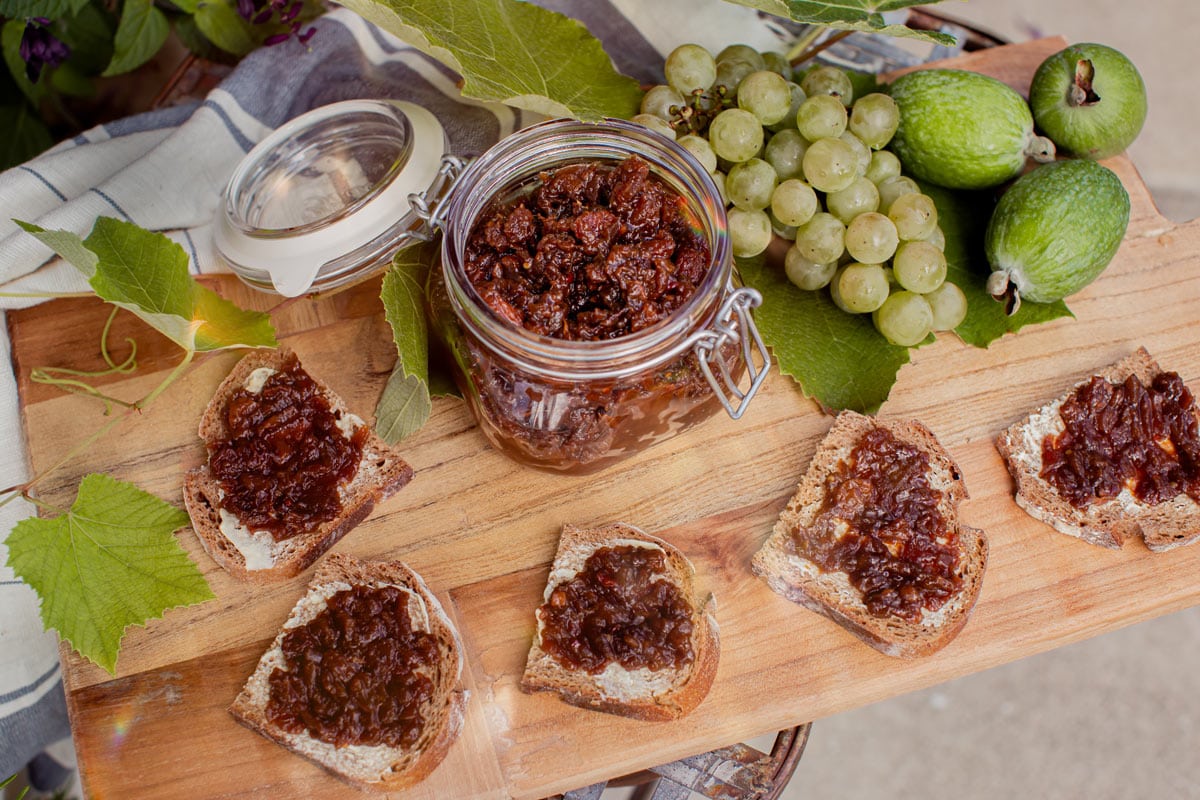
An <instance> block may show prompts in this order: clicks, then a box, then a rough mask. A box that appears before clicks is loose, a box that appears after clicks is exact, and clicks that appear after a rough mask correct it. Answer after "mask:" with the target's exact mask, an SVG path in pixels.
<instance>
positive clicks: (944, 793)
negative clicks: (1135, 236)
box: [784, 0, 1200, 800]
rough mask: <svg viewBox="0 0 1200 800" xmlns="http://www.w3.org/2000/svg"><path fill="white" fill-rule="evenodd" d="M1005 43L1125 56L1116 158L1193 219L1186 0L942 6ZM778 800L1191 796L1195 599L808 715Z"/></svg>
mask: <svg viewBox="0 0 1200 800" xmlns="http://www.w3.org/2000/svg"><path fill="white" fill-rule="evenodd" d="M939 10H942V11H944V12H946V13H948V14H952V15H954V16H956V17H958V18H960V19H963V20H968V21H973V22H975V23H976V24H979V25H982V26H984V27H986V28H988V29H989V30H991V31H993V32H995V33H999V34H1001V35H1002V36H1004V37H1005V38H1007V39H1009V40H1011V41H1021V40H1024V39H1028V38H1031V36H1033V35H1036V34H1037V33H1042V34H1062V35H1064V36H1066V37H1067V39H1068V40H1069V41H1072V42H1085V41H1092V42H1101V43H1104V44H1108V45H1110V46H1113V47H1116V48H1117V49H1118V50H1121V51H1122V52H1124V53H1125V54H1126V55H1128V56H1129V57H1130V58H1131V59H1132V60H1133V61H1134V63H1135V64H1137V65H1138V68H1139V69H1140V71H1141V72H1142V75H1143V77H1144V78H1145V80H1146V83H1147V87H1148V90H1149V95H1150V113H1149V118H1148V120H1147V124H1146V128H1145V129H1144V130H1143V132H1142V134H1141V136H1140V137H1139V138H1138V140H1137V142H1135V143H1134V145H1133V146H1132V147H1131V148H1130V155H1131V157H1132V158H1133V160H1134V163H1135V164H1137V166H1138V168H1139V170H1140V171H1141V172H1142V175H1143V177H1144V178H1145V180H1146V183H1147V185H1148V186H1149V187H1150V189H1151V191H1152V192H1153V193H1154V195H1155V198H1156V201H1157V203H1158V206H1159V208H1160V210H1162V211H1163V212H1164V213H1165V214H1166V215H1167V216H1168V217H1170V218H1172V219H1175V220H1178V221H1185V220H1190V219H1193V218H1195V217H1197V216H1200V154H1198V153H1197V149H1196V145H1195V144H1194V141H1195V136H1194V133H1195V131H1196V128H1197V126H1198V125H1200V105H1198V104H1197V103H1196V102H1195V99H1196V96H1197V95H1196V90H1195V87H1194V85H1193V84H1191V83H1190V81H1191V80H1192V79H1191V77H1190V73H1191V69H1190V68H1189V67H1188V66H1187V62H1186V60H1187V59H1189V58H1191V57H1192V54H1193V53H1194V51H1195V47H1194V45H1193V44H1192V42H1191V33H1192V32H1194V31H1195V30H1196V29H1197V27H1198V23H1200V7H1198V6H1197V5H1196V4H1195V2H1194V0H1151V2H1142V3H1129V2H1117V1H1116V0H1070V2H1054V3H1050V2H1044V0H1005V1H1004V2H994V1H993V2H983V0H974V2H971V3H955V2H947V3H943V4H941V5H940V6H939ZM784 798H785V800H800V799H801V798H804V800H874V799H875V798H890V800H908V798H914V799H916V798H920V800H943V799H944V800H951V798H953V800H1001V799H1004V800H1007V799H1008V798H1070V799H1072V800H1073V799H1074V798H1088V799H1089V800H1125V798H1156V800H1167V799H1171V800H1174V799H1176V798H1179V799H1184V798H1189V799H1190V798H1200V609H1192V610H1190V611H1186V612H1182V613H1179V614H1175V615H1172V616H1168V617H1164V618H1161V619H1159V620H1155V621H1153V622H1148V623H1143V624H1141V625H1137V626H1134V627H1132V628H1127V629H1125V630H1122V631H1118V632H1116V633H1112V634H1108V635H1106V636H1101V637H1098V638H1096V639H1092V640H1090V641H1086V642H1082V643H1080V644H1076V645H1072V646H1070V647H1066V648H1062V649H1060V650H1057V651H1055V652H1053V653H1048V654H1044V655H1040V656H1035V657H1032V658H1028V659H1025V660H1023V661H1019V662H1016V663H1014V664H1010V665H1008V666H1005V667H1000V668H998V669H994V670H990V671H988V672H984V673H981V674H979V675H975V676H971V677H968V678H963V679H960V680H958V681H954V682H952V683H949V684H945V685H943V686H940V687H937V688H935V689H931V690H927V691H924V692H918V693H915V694H911V695H907V696H905V697H900V698H897V699H895V700H891V701H888V702H884V703H878V704H876V705H873V706H870V707H867V708H863V709H859V710H857V711H852V712H849V713H846V714H841V715H839V716H836V717H832V718H830V719H826V720H821V721H819V722H818V723H817V724H816V725H815V726H814V728H813V735H812V738H811V739H810V742H809V745H808V750H807V752H806V753H805V756H804V759H803V760H802V761H801V762H800V766H799V769H798V770H797V772H796V774H795V776H794V778H793V779H792V782H791V784H790V785H789V787H788V790H787V792H786V793H785V794H784Z"/></svg>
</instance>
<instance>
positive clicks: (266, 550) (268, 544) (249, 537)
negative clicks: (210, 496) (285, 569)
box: [217, 492, 275, 571]
mask: <svg viewBox="0 0 1200 800" xmlns="http://www.w3.org/2000/svg"><path fill="white" fill-rule="evenodd" d="M222 494H224V492H222ZM217 511H219V512H220V514H221V533H222V534H224V535H225V538H226V539H228V540H229V541H230V543H231V544H233V546H234V547H236V548H237V550H238V552H239V553H241V554H242V558H243V559H244V560H245V561H246V569H247V570H251V571H253V570H258V569H270V568H271V567H273V566H275V553H274V546H275V537H274V536H272V535H271V532H270V531H252V530H250V529H249V528H247V527H246V526H245V525H243V524H242V523H241V521H240V520H238V518H237V517H235V516H234V515H233V514H230V513H229V512H228V511H226V510H225V509H224V508H218V509H217Z"/></svg>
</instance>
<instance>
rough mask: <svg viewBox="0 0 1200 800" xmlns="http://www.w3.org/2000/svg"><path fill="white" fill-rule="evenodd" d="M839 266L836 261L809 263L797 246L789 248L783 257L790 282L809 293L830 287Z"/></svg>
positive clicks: (784, 268)
mask: <svg viewBox="0 0 1200 800" xmlns="http://www.w3.org/2000/svg"><path fill="white" fill-rule="evenodd" d="M837 266H838V265H837V262H836V261H830V262H829V263H828V264H818V263H816V262H815V261H809V260H808V259H807V258H805V257H804V254H803V253H801V252H800V251H799V250H798V249H796V246H795V245H793V246H791V247H789V248H788V251H787V255H785V256H784V257H783V270H784V272H786V273H787V277H788V280H789V281H791V282H792V283H794V284H796V286H798V287H800V288H801V289H804V290H805V291H808V292H815V291H816V290H817V289H824V288H825V287H826V286H828V285H829V281H830V280H832V279H833V275H834V273H835V272H837Z"/></svg>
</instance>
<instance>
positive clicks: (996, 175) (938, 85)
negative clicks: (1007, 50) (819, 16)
mask: <svg viewBox="0 0 1200 800" xmlns="http://www.w3.org/2000/svg"><path fill="white" fill-rule="evenodd" d="M888 93H889V94H890V95H891V96H892V99H893V100H895V101H896V105H897V106H898V107H899V109H900V125H899V127H898V128H897V129H896V134H895V136H893V137H892V141H891V143H890V144H889V145H888V146H889V148H891V150H892V151H893V152H895V153H896V155H897V156H899V157H900V162H901V163H902V164H903V165H904V171H905V173H906V174H911V175H913V176H914V177H916V178H919V179H921V180H924V181H929V182H930V183H935V184H937V185H939V186H945V187H947V188H951V189H987V188H990V187H993V186H999V185H1000V184H1002V183H1004V182H1005V181H1008V180H1011V179H1012V178H1015V177H1016V176H1017V175H1020V174H1021V170H1022V169H1023V168H1024V167H1025V159H1026V158H1027V157H1034V158H1036V159H1037V160H1039V161H1049V160H1052V159H1053V157H1054V145H1053V143H1052V142H1050V140H1048V139H1046V138H1045V137H1042V136H1038V135H1036V134H1035V133H1034V131H1033V114H1032V113H1031V112H1030V110H1029V105H1028V104H1027V103H1026V102H1025V99H1024V98H1023V97H1021V95H1019V94H1017V93H1016V92H1015V91H1013V90H1012V89H1011V88H1009V86H1008V85H1007V84H1005V83H1002V82H1000V81H998V80H996V79H995V78H990V77H988V76H986V75H981V74H979V73H977V72H968V71H965V70H956V69H927V70H919V71H917V72H910V73H908V74H907V75H902V76H901V77H899V78H897V79H896V80H895V82H893V83H892V85H891V87H890V88H889V90H888Z"/></svg>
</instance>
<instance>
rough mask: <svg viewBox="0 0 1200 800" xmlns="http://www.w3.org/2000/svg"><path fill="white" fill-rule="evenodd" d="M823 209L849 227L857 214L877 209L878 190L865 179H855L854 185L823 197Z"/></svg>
mask: <svg viewBox="0 0 1200 800" xmlns="http://www.w3.org/2000/svg"><path fill="white" fill-rule="evenodd" d="M825 207H826V208H827V209H828V210H829V213H830V214H833V215H834V216H835V217H837V218H838V219H840V220H841V221H842V222H843V223H845V224H847V225H849V224H850V221H851V220H853V219H854V218H855V217H857V216H858V215H859V214H865V213H867V212H868V211H874V210H875V209H877V208H879V190H878V189H876V188H875V184H873V183H871V182H870V181H869V180H867V179H866V178H855V179H854V183H852V184H850V185H849V186H847V187H846V188H845V189H842V190H840V191H837V192H830V193H829V194H827V195H826V196H825Z"/></svg>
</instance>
